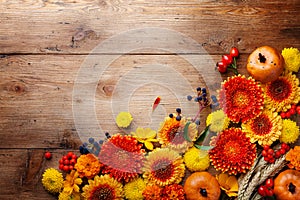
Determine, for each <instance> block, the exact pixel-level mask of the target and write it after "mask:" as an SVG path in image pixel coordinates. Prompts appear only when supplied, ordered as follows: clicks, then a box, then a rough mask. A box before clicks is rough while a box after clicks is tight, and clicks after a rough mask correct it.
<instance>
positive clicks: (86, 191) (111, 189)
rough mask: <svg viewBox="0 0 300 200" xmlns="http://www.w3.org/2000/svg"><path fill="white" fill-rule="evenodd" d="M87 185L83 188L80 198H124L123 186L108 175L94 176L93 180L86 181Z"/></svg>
mask: <svg viewBox="0 0 300 200" xmlns="http://www.w3.org/2000/svg"><path fill="white" fill-rule="evenodd" d="M88 182H89V184H88V185H85V186H84V187H83V189H82V190H83V193H82V196H83V197H84V199H86V200H90V199H114V200H121V199H123V197H124V192H123V185H122V184H121V183H119V182H118V181H116V180H115V179H114V178H112V177H110V176H109V175H108V174H105V175H101V176H98V175H97V176H95V178H94V180H88Z"/></svg>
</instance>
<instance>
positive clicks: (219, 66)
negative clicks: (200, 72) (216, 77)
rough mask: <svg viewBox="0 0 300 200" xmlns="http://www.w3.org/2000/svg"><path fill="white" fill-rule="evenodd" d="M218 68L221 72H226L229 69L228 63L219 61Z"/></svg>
mask: <svg viewBox="0 0 300 200" xmlns="http://www.w3.org/2000/svg"><path fill="white" fill-rule="evenodd" d="M217 68H218V71H219V72H220V73H225V72H226V71H227V65H225V64H224V63H223V62H222V61H220V62H217Z"/></svg>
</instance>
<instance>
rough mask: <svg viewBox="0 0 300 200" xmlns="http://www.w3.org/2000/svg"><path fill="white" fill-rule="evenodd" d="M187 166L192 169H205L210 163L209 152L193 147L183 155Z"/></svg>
mask: <svg viewBox="0 0 300 200" xmlns="http://www.w3.org/2000/svg"><path fill="white" fill-rule="evenodd" d="M183 161H184V163H185V166H186V168H188V169H189V170H190V171H192V172H194V171H204V170H206V169H207V168H208V167H209V165H210V160H209V155H208V152H207V151H205V150H201V149H197V148H196V147H192V148H190V149H189V150H187V152H186V153H185V154H184V156H183Z"/></svg>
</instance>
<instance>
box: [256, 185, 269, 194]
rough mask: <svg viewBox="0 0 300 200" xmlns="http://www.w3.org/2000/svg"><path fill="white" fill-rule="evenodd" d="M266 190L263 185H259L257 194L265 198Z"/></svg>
mask: <svg viewBox="0 0 300 200" xmlns="http://www.w3.org/2000/svg"><path fill="white" fill-rule="evenodd" d="M266 190H267V188H266V186H264V185H261V186H259V188H258V191H257V192H258V194H260V195H261V196H263V197H264V196H266Z"/></svg>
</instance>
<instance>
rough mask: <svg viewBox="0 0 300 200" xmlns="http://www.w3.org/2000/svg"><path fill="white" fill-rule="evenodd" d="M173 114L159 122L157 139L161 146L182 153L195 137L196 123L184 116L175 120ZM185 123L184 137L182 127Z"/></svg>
mask: <svg viewBox="0 0 300 200" xmlns="http://www.w3.org/2000/svg"><path fill="white" fill-rule="evenodd" d="M175 116H176V115H175V114H173V117H166V118H165V120H164V121H163V122H162V123H161V124H160V128H159V130H158V132H157V139H158V140H159V143H160V144H161V145H162V147H166V148H170V149H172V150H174V151H177V152H178V153H184V152H186V151H187V150H188V149H189V148H190V147H192V146H193V144H194V143H193V141H195V140H196V139H197V134H198V130H197V125H196V124H195V123H194V122H190V121H188V120H187V119H186V118H185V117H181V119H180V120H177V119H176V117H175ZM187 123H189V124H188V127H187V129H186V130H187V134H186V137H185V133H184V129H185V128H186V125H187Z"/></svg>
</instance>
